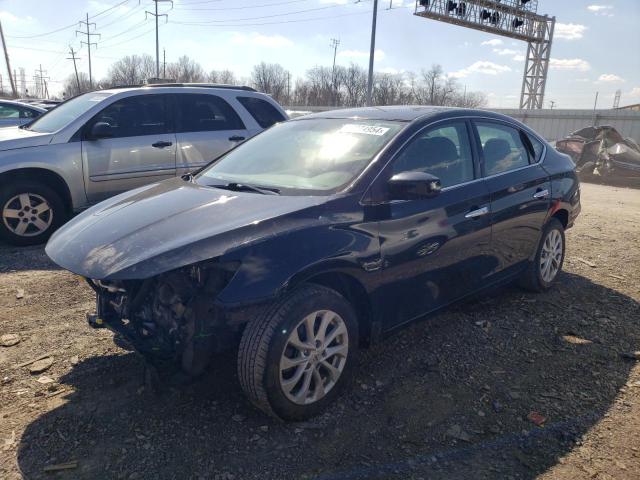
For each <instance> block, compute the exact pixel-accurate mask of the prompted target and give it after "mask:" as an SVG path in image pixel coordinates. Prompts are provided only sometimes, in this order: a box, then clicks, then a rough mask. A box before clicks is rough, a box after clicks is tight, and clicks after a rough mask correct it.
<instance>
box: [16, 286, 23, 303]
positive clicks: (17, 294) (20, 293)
mask: <svg viewBox="0 0 640 480" xmlns="http://www.w3.org/2000/svg"><path fill="white" fill-rule="evenodd" d="M16 298H17V299H18V300H20V299H21V298H24V290H23V289H22V288H19V289H18V290H17V291H16Z"/></svg>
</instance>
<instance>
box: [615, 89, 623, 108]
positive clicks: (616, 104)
mask: <svg viewBox="0 0 640 480" xmlns="http://www.w3.org/2000/svg"><path fill="white" fill-rule="evenodd" d="M621 96H622V90H616V96H615V97H613V108H620V97H621Z"/></svg>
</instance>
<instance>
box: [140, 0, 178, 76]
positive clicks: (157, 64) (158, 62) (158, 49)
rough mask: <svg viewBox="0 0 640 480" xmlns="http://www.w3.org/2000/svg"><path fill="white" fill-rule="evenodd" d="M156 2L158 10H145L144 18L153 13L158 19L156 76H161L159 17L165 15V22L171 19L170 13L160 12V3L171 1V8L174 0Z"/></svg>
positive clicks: (156, 0) (158, 0)
mask: <svg viewBox="0 0 640 480" xmlns="http://www.w3.org/2000/svg"><path fill="white" fill-rule="evenodd" d="M153 2H154V3H155V4H156V12H155V13H153V12H150V11H148V10H145V12H144V18H145V20H146V19H147V15H151V16H152V17H155V19H156V78H160V41H159V39H158V17H164V18H165V23H166V22H168V21H169V15H167V14H166V13H158V3H159V2H171V8H173V0H153Z"/></svg>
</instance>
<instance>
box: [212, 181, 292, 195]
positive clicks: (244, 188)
mask: <svg viewBox="0 0 640 480" xmlns="http://www.w3.org/2000/svg"><path fill="white" fill-rule="evenodd" d="M211 186H212V187H214V188H223V189H226V190H235V191H237V192H255V193H261V194H263V195H280V190H279V189H277V188H272V187H259V186H257V185H249V184H247V183H237V182H230V183H227V184H226V185H211Z"/></svg>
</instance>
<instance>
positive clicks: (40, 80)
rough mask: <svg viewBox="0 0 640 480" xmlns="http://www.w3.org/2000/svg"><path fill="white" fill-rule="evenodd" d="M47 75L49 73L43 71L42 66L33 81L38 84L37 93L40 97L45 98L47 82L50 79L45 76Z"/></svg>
mask: <svg viewBox="0 0 640 480" xmlns="http://www.w3.org/2000/svg"><path fill="white" fill-rule="evenodd" d="M45 73H47V71H46V70H42V64H40V68H39V69H38V70H36V74H35V75H34V76H33V79H34V80H35V82H36V92H37V95H38V97H44V96H45V90H46V83H45V80H48V79H49V77H45V76H44V74H45Z"/></svg>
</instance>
